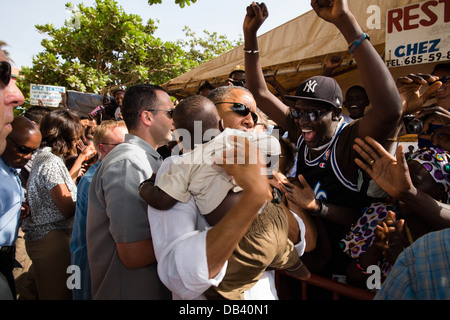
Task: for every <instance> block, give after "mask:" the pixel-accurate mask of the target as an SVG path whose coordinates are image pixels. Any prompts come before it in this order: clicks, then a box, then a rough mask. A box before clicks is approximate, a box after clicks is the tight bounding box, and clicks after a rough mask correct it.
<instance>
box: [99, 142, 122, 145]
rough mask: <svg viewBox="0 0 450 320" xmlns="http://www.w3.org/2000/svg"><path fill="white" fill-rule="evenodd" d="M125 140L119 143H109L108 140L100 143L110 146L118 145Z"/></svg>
mask: <svg viewBox="0 0 450 320" xmlns="http://www.w3.org/2000/svg"><path fill="white" fill-rule="evenodd" d="M122 143H123V142H119V143H107V142H100V143H99V144H107V145H109V146H118V145H119V144H122Z"/></svg>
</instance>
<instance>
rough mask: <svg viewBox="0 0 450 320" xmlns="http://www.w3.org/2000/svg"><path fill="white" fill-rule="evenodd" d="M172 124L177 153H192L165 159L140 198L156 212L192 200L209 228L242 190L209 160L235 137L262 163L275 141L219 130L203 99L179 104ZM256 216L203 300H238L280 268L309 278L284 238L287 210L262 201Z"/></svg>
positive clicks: (277, 150)
mask: <svg viewBox="0 0 450 320" xmlns="http://www.w3.org/2000/svg"><path fill="white" fill-rule="evenodd" d="M173 120H174V125H175V128H176V129H177V132H178V135H179V136H180V132H182V130H185V131H184V133H185V134H184V135H183V134H182V135H181V136H182V140H183V141H182V142H181V143H182V145H183V149H185V150H189V149H190V150H192V151H190V152H186V153H184V154H183V155H182V156H173V157H171V158H168V159H166V160H165V161H172V163H171V166H170V169H169V170H168V171H165V172H162V173H161V174H160V176H159V178H158V181H157V182H156V185H152V184H151V183H143V184H141V187H140V189H139V192H140V195H141V197H142V198H143V199H144V200H145V201H146V202H147V204H148V205H150V206H152V207H153V208H155V209H158V210H168V209H170V208H171V207H173V206H174V205H175V204H176V203H177V202H178V201H181V202H187V201H189V199H190V197H191V195H192V196H193V197H194V200H195V202H196V205H197V207H198V209H199V211H200V213H201V214H202V215H203V216H204V218H205V220H206V221H207V222H208V223H209V225H212V226H214V225H215V224H217V223H218V222H219V221H220V219H221V218H222V217H223V216H224V215H225V214H226V213H227V212H228V211H229V210H230V209H231V208H232V207H233V206H234V205H235V204H236V203H237V202H238V201H239V198H240V196H241V194H240V191H241V190H242V189H241V188H240V187H239V186H238V185H237V184H236V183H235V182H234V179H233V178H232V177H231V176H229V175H228V174H227V173H226V172H225V171H224V170H223V169H222V168H219V167H218V166H215V165H213V160H214V158H215V157H217V156H222V154H223V152H224V151H225V150H227V149H231V144H230V140H229V139H232V138H233V137H235V136H237V137H238V139H244V138H245V139H249V140H250V142H252V143H254V144H255V145H256V146H257V147H258V148H259V150H260V152H261V153H262V154H263V155H265V156H267V157H268V158H270V157H277V156H278V155H279V154H280V152H281V148H280V144H279V141H278V140H277V139H276V138H274V137H272V136H270V135H267V134H265V133H255V132H244V131H241V130H234V129H229V128H227V129H225V130H222V131H221V130H220V129H221V128H220V123H221V120H220V117H219V114H218V112H217V109H216V107H215V105H214V104H213V103H212V101H210V100H209V99H208V98H205V97H203V96H191V97H188V98H186V99H183V100H182V101H181V102H180V103H179V104H178V106H177V107H176V108H175V110H174V112H173ZM200 121H201V134H202V138H204V139H208V137H211V139H209V141H201V144H199V145H198V146H195V145H194V142H193V141H192V139H189V137H195V134H196V133H197V134H198V133H199V132H194V128H195V129H196V130H197V128H198V127H199V126H198V125H196V122H197V124H200ZM198 130H200V128H198ZM186 137H187V138H186ZM268 170H270V169H268ZM262 174H267V173H262ZM268 194H269V186H268ZM260 212H261V213H260V214H258V215H257V217H256V218H255V220H254V221H253V223H252V225H251V226H250V228H249V230H248V231H247V232H246V234H245V235H244V237H243V239H241V241H240V242H239V244H238V246H237V248H236V249H235V250H234V252H233V254H232V256H231V257H230V259H229V260H228V267H227V271H226V275H225V276H224V278H223V280H222V281H221V283H220V284H219V285H218V287H212V288H210V289H209V290H208V291H207V292H205V295H206V296H207V297H208V298H209V299H221V298H222V299H223V298H225V299H232V300H241V299H243V295H244V291H246V290H248V289H250V288H251V287H252V286H253V285H254V284H255V283H256V281H258V279H259V278H260V277H261V275H262V274H263V272H264V271H266V270H272V269H286V270H287V271H288V272H289V270H292V272H293V273H295V274H296V275H297V276H299V277H300V278H304V279H306V278H308V277H309V271H308V270H307V269H306V267H305V266H304V265H303V264H302V261H301V260H300V257H299V253H298V252H297V250H296V249H295V248H294V244H293V243H292V241H291V240H289V238H288V230H289V226H288V218H287V214H290V212H289V211H288V210H287V208H286V207H284V206H283V205H281V204H276V203H273V202H271V201H267V205H265V206H264V207H263V208H262V209H261V210H260ZM302 236H303V237H304V235H302Z"/></svg>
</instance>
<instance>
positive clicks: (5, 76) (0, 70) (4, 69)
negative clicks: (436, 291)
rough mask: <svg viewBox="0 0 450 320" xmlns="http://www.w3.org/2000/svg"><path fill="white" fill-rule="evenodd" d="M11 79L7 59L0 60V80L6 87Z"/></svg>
mask: <svg viewBox="0 0 450 320" xmlns="http://www.w3.org/2000/svg"><path fill="white" fill-rule="evenodd" d="M10 80H11V65H10V64H9V62H8V61H0V81H1V82H2V83H3V85H4V86H5V87H6V86H7V85H8V84H9V81H10Z"/></svg>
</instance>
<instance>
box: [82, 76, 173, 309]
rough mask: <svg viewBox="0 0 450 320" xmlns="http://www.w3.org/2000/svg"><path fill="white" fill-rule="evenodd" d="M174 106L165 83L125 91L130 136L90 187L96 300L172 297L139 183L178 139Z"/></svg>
mask: <svg viewBox="0 0 450 320" xmlns="http://www.w3.org/2000/svg"><path fill="white" fill-rule="evenodd" d="M173 108H174V106H173V102H172V100H171V98H170V96H169V95H168V94H167V92H166V91H165V90H164V89H163V88H162V87H160V86H156V85H150V84H140V85H135V86H132V87H130V88H128V89H127V91H126V92H125V96H124V99H123V103H122V116H123V120H124V121H125V124H126V126H127V129H128V132H129V134H126V135H125V141H124V143H121V144H119V145H118V146H116V147H115V148H114V149H113V150H111V151H110V152H109V153H108V155H106V156H105V157H104V158H103V159H102V162H101V163H100V165H99V166H98V168H97V170H96V171H95V173H94V176H93V177H92V181H91V184H90V186H89V201H88V202H89V203H88V214H87V225H86V226H87V227H86V240H87V252H88V260H89V269H90V272H91V285H92V286H91V288H92V298H93V299H94V300H97V299H104V300H115V299H124V300H129V299H131V300H146V299H151V300H153V299H154V300H157V299H170V293H169V291H168V290H167V289H166V288H165V286H164V285H163V284H162V283H161V281H160V280H159V277H158V274H157V265H156V259H155V255H154V250H153V242H152V237H151V234H150V225H149V222H148V219H147V204H146V203H145V201H144V200H143V199H142V198H141V197H140V196H139V193H138V187H139V184H140V183H141V182H142V181H144V180H147V179H149V178H150V177H151V176H152V175H153V173H154V172H156V171H157V170H158V169H159V167H160V165H161V163H162V157H161V155H160V154H159V153H158V152H157V151H156V149H157V148H158V147H160V146H162V145H165V144H166V143H167V142H168V141H170V140H172V133H173V130H174V127H173V120H172V118H171V114H172V109H173ZM102 143H103V144H106V143H113V141H102Z"/></svg>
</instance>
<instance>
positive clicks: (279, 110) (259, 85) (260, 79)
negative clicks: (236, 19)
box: [244, 2, 288, 129]
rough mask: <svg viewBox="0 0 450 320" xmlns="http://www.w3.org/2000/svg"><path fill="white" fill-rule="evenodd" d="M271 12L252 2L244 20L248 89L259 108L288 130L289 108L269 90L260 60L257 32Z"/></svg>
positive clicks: (264, 6) (262, 4) (263, 5)
mask: <svg viewBox="0 0 450 320" xmlns="http://www.w3.org/2000/svg"><path fill="white" fill-rule="evenodd" d="M268 16H269V12H268V10H267V7H266V5H265V4H264V3H261V4H257V3H255V2H252V4H251V5H250V6H248V7H247V14H246V16H245V20H244V50H245V51H244V52H245V53H244V54H245V73H246V84H247V88H248V89H249V90H250V91H251V92H252V94H253V96H254V98H255V100H256V102H257V104H258V107H259V108H260V109H261V110H262V111H263V112H264V113H265V114H266V115H267V116H268V117H269V118H270V119H272V120H273V121H275V122H276V123H277V124H278V125H279V126H280V127H282V128H284V129H287V123H286V112H287V109H288V106H286V105H285V104H284V103H283V102H282V101H280V100H279V99H278V98H277V97H276V96H275V95H273V94H272V93H271V92H270V91H269V89H268V88H267V84H266V81H265V79H264V74H263V71H262V68H261V61H260V59H259V52H258V50H259V47H258V38H257V32H258V29H259V28H260V27H261V25H262V24H263V23H264V21H265V20H266V19H267V17H268Z"/></svg>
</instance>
